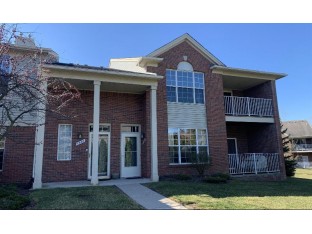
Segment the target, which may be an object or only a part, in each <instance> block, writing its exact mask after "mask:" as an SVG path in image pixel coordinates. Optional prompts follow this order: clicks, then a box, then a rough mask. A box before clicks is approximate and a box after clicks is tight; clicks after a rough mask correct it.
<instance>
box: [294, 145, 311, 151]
mask: <svg viewBox="0 0 312 234" xmlns="http://www.w3.org/2000/svg"><path fill="white" fill-rule="evenodd" d="M292 150H293V151H312V144H295V145H294V146H293V147H292Z"/></svg>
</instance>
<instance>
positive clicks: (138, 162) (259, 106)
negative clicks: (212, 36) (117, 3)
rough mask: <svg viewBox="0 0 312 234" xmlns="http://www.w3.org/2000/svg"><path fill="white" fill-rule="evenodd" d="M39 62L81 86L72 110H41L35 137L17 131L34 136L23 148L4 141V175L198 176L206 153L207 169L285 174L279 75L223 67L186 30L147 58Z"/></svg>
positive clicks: (48, 178)
mask: <svg viewBox="0 0 312 234" xmlns="http://www.w3.org/2000/svg"><path fill="white" fill-rule="evenodd" d="M125 54H126V52H125ZM44 68H45V69H48V70H49V73H48V74H49V76H50V77H55V78H61V79H66V80H67V81H69V82H71V83H72V84H74V85H75V86H76V87H77V88H78V89H79V90H80V91H81V102H79V103H78V102H77V103H75V104H74V105H72V106H70V107H68V108H67V109H66V111H68V112H71V113H74V115H75V116H76V117H75V118H72V119H66V118H59V117H55V116H53V115H51V114H49V113H47V114H46V116H45V123H46V124H45V125H44V126H40V127H37V129H36V136H35V135H34V129H33V130H32V133H31V134H30V132H29V130H23V129H20V130H19V131H17V132H16V133H15V137H16V138H19V139H22V140H23V139H31V141H32V142H31V143H28V144H27V146H25V145H24V146H23V145H14V143H13V142H12V141H11V140H9V139H8V142H6V144H5V149H4V156H3V163H2V172H0V180H1V181H3V182H27V181H28V180H29V178H31V177H32V176H33V177H34V188H40V187H41V186H42V183H45V182H57V181H72V180H87V179H90V180H91V183H92V184H97V183H98V180H99V179H109V178H129V177H147V178H151V179H152V180H153V181H158V179H159V177H162V176H167V175H174V174H196V173H197V172H196V170H195V169H194V167H192V164H191V156H192V155H194V154H196V153H203V154H206V155H207V156H208V155H209V157H210V159H211V162H212V165H211V167H210V168H209V171H208V173H216V172H222V173H230V174H231V175H233V176H235V175H246V174H257V175H259V174H262V175H263V174H264V175H273V176H274V178H280V179H284V178H285V170H284V161H283V160H284V159H283V152H282V141H281V134H280V133H281V129H280V124H279V113H278V106H277V97H276V88H275V81H276V80H277V79H279V78H282V77H284V76H285V74H280V73H272V72H262V71H254V70H247V69H240V68H232V67H227V66H225V65H224V64H223V63H222V62H221V61H220V60H219V59H217V58H216V57H215V56H214V55H212V54H211V53H210V52H209V51H207V50H206V49H205V48H204V47H203V46H202V45H200V44H199V43H198V42H197V41H196V40H194V39H193V38H192V37H191V36H190V35H188V34H184V35H182V36H180V37H179V38H177V39H175V40H173V41H171V42H169V43H168V44H166V45H164V46H162V47H160V48H159V49H157V50H155V51H153V52H152V53H150V54H148V55H147V56H145V57H138V58H122V59H111V60H110V65H109V68H103V67H92V66H86V65H75V64H65V63H59V62H55V63H51V64H46V65H44ZM34 142H42V144H37V145H36V146H35V147H34ZM0 155H1V154H0ZM16 155H19V157H17V156H16ZM0 159H1V158H0ZM0 165H1V164H0Z"/></svg>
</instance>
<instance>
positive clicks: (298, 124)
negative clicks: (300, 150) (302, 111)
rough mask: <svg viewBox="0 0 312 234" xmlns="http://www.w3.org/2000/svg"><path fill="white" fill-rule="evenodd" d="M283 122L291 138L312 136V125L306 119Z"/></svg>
mask: <svg viewBox="0 0 312 234" xmlns="http://www.w3.org/2000/svg"><path fill="white" fill-rule="evenodd" d="M282 124H283V128H284V129H287V131H286V133H287V134H288V135H289V137H290V138H308V137H312V127H311V126H310V124H309V123H308V121H306V120H294V121H286V122H283V123H282Z"/></svg>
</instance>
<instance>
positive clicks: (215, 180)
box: [204, 176, 227, 184]
mask: <svg viewBox="0 0 312 234" xmlns="http://www.w3.org/2000/svg"><path fill="white" fill-rule="evenodd" d="M204 181H205V182H207V183H214V184H220V183H226V182H227V179H226V178H222V177H218V176H206V177H205V178H204Z"/></svg>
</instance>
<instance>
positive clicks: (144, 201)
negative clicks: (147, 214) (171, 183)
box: [117, 183, 186, 210]
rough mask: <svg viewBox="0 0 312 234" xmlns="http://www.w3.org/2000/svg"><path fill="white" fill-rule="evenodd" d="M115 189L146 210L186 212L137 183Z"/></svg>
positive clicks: (180, 206)
mask: <svg viewBox="0 0 312 234" xmlns="http://www.w3.org/2000/svg"><path fill="white" fill-rule="evenodd" d="M117 187H118V188H120V189H121V190H122V191H123V192H124V193H125V194H127V195H128V196H129V197H130V198H132V199H133V200H134V201H135V202H137V203H138V204H140V205H141V206H143V207H144V208H145V209H147V210H186V208H185V207H184V206H182V205H180V204H179V203H177V202H175V201H172V200H171V199H169V198H166V197H164V196H162V195H160V194H159V193H156V192H154V191H153V190H151V189H149V188H147V187H145V186H143V185H141V184H139V183H135V184H124V185H117Z"/></svg>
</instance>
